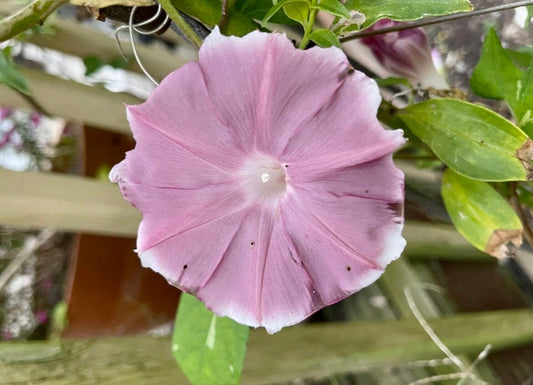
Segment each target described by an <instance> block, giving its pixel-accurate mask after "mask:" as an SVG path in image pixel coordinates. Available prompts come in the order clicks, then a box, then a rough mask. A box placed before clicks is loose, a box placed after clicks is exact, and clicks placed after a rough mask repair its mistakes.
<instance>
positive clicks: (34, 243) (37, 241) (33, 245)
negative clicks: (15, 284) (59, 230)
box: [0, 229, 55, 291]
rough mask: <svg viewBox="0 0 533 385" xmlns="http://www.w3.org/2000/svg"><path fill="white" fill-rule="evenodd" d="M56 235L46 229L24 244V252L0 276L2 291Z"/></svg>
mask: <svg viewBox="0 0 533 385" xmlns="http://www.w3.org/2000/svg"><path fill="white" fill-rule="evenodd" d="M54 234H55V232H54V230H52V229H44V230H43V231H41V232H40V233H39V235H37V236H36V237H32V238H30V239H29V240H28V241H26V243H25V244H24V247H23V248H22V250H20V251H19V253H18V254H17V255H16V256H15V257H14V258H13V260H12V261H11V262H10V264H9V265H7V267H6V268H5V269H4V270H2V273H1V274H0V291H2V289H3V288H4V286H5V285H6V284H7V283H8V282H9V280H10V279H11V277H13V275H14V274H15V273H16V272H17V271H18V269H20V267H21V266H22V265H23V264H24V262H26V261H27V260H28V259H29V258H30V257H31V256H32V255H33V253H34V252H35V251H36V250H37V249H38V248H39V247H41V246H42V245H43V244H44V243H45V242H46V241H48V240H49V239H50V238H51V237H52V236H53V235H54Z"/></svg>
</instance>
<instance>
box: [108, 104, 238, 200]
mask: <svg viewBox="0 0 533 385" xmlns="http://www.w3.org/2000/svg"><path fill="white" fill-rule="evenodd" d="M127 112H128V120H129V123H130V127H131V129H132V131H133V132H134V135H135V141H136V145H135V149H134V150H132V151H129V152H128V153H127V154H126V159H125V160H124V161H122V162H121V163H119V164H118V165H116V166H115V167H114V168H113V170H112V171H111V174H110V179H111V180H112V181H113V182H119V181H121V180H125V181H130V182H134V183H139V184H144V185H149V186H158V187H165V188H167V187H178V188H187V189H193V188H200V187H209V186H212V185H218V184H225V183H227V182H228V181H230V180H233V179H235V177H234V176H233V175H232V174H231V172H230V171H228V170H227V169H226V168H224V169H222V168H220V167H219V166H217V165H216V164H214V163H213V162H212V159H211V157H209V158H206V159H203V156H202V155H200V154H197V153H196V152H195V150H192V149H190V148H188V147H186V146H184V145H182V144H181V143H179V142H177V141H176V140H175V139H174V138H173V137H170V136H168V135H167V132H166V131H165V130H164V129H161V128H159V127H157V126H153V125H152V124H151V123H147V122H146V121H145V116H144V115H141V114H140V113H139V112H138V110H137V109H134V108H132V107H130V108H128V111H127Z"/></svg>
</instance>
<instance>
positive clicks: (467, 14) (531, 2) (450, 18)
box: [339, 0, 533, 43]
mask: <svg viewBox="0 0 533 385" xmlns="http://www.w3.org/2000/svg"><path fill="white" fill-rule="evenodd" d="M528 5H533V0H524V1H517V2H514V3H510V4H502V5H497V6H495V7H489V8H485V9H480V10H477V11H472V12H462V13H455V14H453V15H446V16H441V17H434V18H431V19H424V20H419V21H415V22H412V23H406V24H402V25H396V26H393V27H389V28H382V29H376V30H373V31H368V30H365V31H361V32H355V33H352V34H350V35H347V36H343V37H341V38H340V39H339V40H340V41H341V43H344V42H347V41H350V40H353V39H360V38H362V37H368V36H375V35H384V34H386V33H389V32H397V31H403V30H405V29H411V28H418V27H424V26H426V25H433V24H439V23H444V22H447V21H454V20H461V19H465V18H468V17H472V16H479V15H485V14H487V13H494V12H501V11H506V10H509V9H513V8H518V7H525V6H528Z"/></svg>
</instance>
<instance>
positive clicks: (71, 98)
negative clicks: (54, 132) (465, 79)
mask: <svg viewBox="0 0 533 385" xmlns="http://www.w3.org/2000/svg"><path fill="white" fill-rule="evenodd" d="M21 72H22V74H23V75H24V77H25V78H26V80H27V81H28V83H29V85H30V88H31V90H32V94H33V97H34V98H35V100H37V102H39V103H40V104H41V105H42V106H43V108H44V109H45V110H46V111H47V112H49V113H50V114H52V115H56V116H59V117H61V118H66V119H73V120H79V121H82V122H85V123H87V124H88V125H91V126H94V127H101V128H103V129H107V130H110V131H116V132H120V133H123V134H127V135H131V132H130V128H129V125H128V122H127V120H126V110H125V108H124V104H139V103H141V100H140V99H138V98H136V97H134V96H131V95H129V94H125V93H114V92H111V91H107V90H106V89H104V88H101V87H91V86H86V85H83V84H80V83H76V82H73V81H69V80H65V79H61V78H58V77H57V76H53V75H49V74H46V73H44V72H41V71H35V70H29V69H21ZM0 105H2V106H12V107H21V108H29V109H32V106H31V105H30V104H29V103H28V101H27V100H26V99H24V98H23V97H21V96H20V95H19V94H18V93H16V92H15V91H13V90H11V89H10V88H8V87H6V86H0Z"/></svg>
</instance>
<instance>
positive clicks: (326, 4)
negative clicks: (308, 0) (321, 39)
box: [311, 0, 350, 44]
mask: <svg viewBox="0 0 533 385" xmlns="http://www.w3.org/2000/svg"><path fill="white" fill-rule="evenodd" d="M311 8H317V9H319V10H321V11H325V12H328V13H331V14H332V15H335V16H338V17H344V18H345V19H349V18H350V12H348V10H347V9H346V7H345V6H344V4H342V3H340V2H339V1H338V0H321V1H320V3H318V4H317V5H315V6H311ZM317 44H318V43H317Z"/></svg>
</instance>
